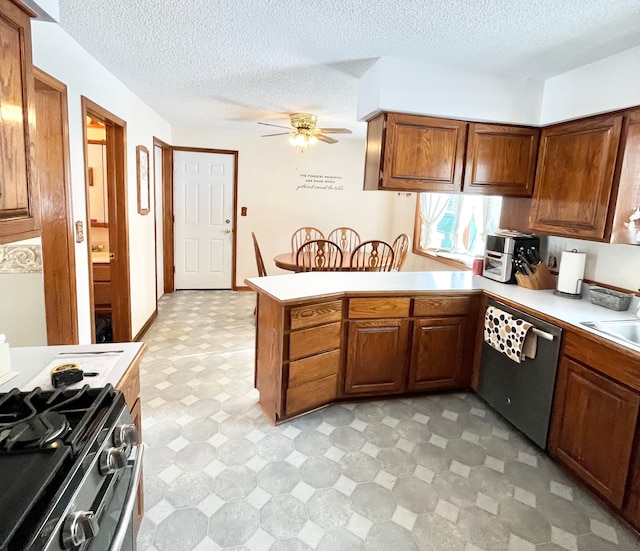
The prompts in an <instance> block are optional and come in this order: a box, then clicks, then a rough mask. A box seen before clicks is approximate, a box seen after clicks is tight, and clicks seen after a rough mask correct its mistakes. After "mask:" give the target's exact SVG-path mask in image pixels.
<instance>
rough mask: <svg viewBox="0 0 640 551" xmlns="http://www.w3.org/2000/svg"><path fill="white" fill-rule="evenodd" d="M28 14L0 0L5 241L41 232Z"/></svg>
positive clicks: (1, 234) (0, 206)
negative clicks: (35, 162)
mask: <svg viewBox="0 0 640 551" xmlns="http://www.w3.org/2000/svg"><path fill="white" fill-rule="evenodd" d="M33 97H34V96H33V75H32V68H31V31H30V21H29V15H27V13H26V12H25V11H23V10H22V9H20V8H19V7H18V5H17V4H14V3H12V2H7V1H4V0H3V1H2V2H0V106H2V107H3V109H2V111H3V113H0V144H2V161H1V162H0V243H8V242H11V241H17V240H20V239H25V238H28V237H33V236H36V235H38V229H39V221H38V213H39V208H38V196H37V193H36V187H35V185H36V180H35V177H34V174H33V148H34V146H33V144H32V141H31V136H32V135H33V134H34V129H33V128H32V125H33V122H34V121H35V110H34V104H33Z"/></svg>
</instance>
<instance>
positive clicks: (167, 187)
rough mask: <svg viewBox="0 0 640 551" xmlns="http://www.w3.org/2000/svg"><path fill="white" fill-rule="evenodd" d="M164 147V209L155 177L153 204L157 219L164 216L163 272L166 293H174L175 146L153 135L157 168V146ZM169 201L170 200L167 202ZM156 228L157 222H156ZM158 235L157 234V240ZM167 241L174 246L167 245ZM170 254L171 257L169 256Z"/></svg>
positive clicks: (162, 187) (162, 183) (162, 190)
mask: <svg viewBox="0 0 640 551" xmlns="http://www.w3.org/2000/svg"><path fill="white" fill-rule="evenodd" d="M156 147H160V148H161V149H162V182H160V186H161V187H160V191H161V193H162V210H161V212H158V210H157V208H156V193H157V189H156V188H157V185H158V182H157V181H156V180H155V179H154V182H155V184H156V185H155V186H154V189H153V205H154V207H153V208H154V216H155V217H156V219H157V218H158V217H159V216H160V217H162V258H163V262H162V273H163V275H164V277H163V280H164V288H163V292H164V293H173V148H172V147H171V146H170V145H169V144H168V143H165V142H163V141H162V140H160V139H158V138H156V137H155V136H154V137H153V155H154V157H153V158H154V163H153V166H154V170H155V148H156ZM167 201H168V202H167ZM155 227H156V228H157V227H158V226H157V222H156V226H155ZM157 239H158V235H157V234H156V240H157ZM167 243H171V244H172V246H171V247H170V250H169V247H167ZM167 255H170V258H167ZM157 264H158V259H157V256H156V296H157V295H158V272H157V270H158V267H157Z"/></svg>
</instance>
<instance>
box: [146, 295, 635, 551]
mask: <svg viewBox="0 0 640 551" xmlns="http://www.w3.org/2000/svg"><path fill="white" fill-rule="evenodd" d="M254 305H255V295H254V294H253V293H249V292H232V291H178V292H176V293H173V294H170V295H165V296H164V297H163V298H162V299H161V300H160V303H159V313H158V319H157V320H156V321H155V322H154V323H153V325H152V327H151V328H150V330H149V331H148V333H147V334H146V335H145V339H144V340H145V342H146V343H147V345H148V352H147V354H146V355H145V357H144V359H143V362H142V366H141V384H142V390H141V397H142V419H143V421H142V422H143V439H144V442H145V443H146V445H147V453H146V456H145V461H144V488H145V516H144V520H143V522H142V525H141V528H140V532H139V534H138V546H139V549H140V551H190V550H194V551H215V550H219V549H227V550H232V549H233V550H236V551H240V550H250V551H268V550H270V551H307V550H310V549H315V550H317V551H360V550H361V551H365V550H367V551H410V550H422V551H631V550H640V540H639V539H638V537H637V535H636V534H635V533H634V532H632V531H631V530H630V529H629V528H627V527H626V526H625V525H623V524H621V523H620V522H618V521H617V520H616V518H615V517H614V516H613V515H611V514H610V513H609V512H608V511H607V509H606V508H604V507H603V506H602V505H600V504H599V502H598V501H597V500H596V499H594V498H593V497H591V495H590V494H589V493H588V492H587V491H586V490H584V489H582V488H581V487H580V486H578V485H576V484H575V483H573V482H572V480H571V479H570V478H569V477H567V476H566V475H565V474H563V472H562V471H561V470H560V469H559V468H557V467H556V466H555V465H554V464H553V463H552V462H551V461H550V459H549V458H548V456H547V455H546V454H545V453H544V452H542V451H541V450H540V449H538V448H537V447H536V446H534V445H533V444H531V443H530V442H529V441H528V440H527V439H526V438H525V437H523V436H522V435H521V434H520V433H519V432H518V431H517V430H515V429H514V428H512V427H511V426H510V425H509V424H508V423H507V422H505V421H504V420H503V419H502V418H501V417H500V416H499V415H498V414H496V413H495V412H493V411H492V410H491V409H490V408H489V407H488V406H487V405H486V404H484V402H483V401H482V400H480V399H479V398H478V397H476V396H475V395H473V394H471V393H456V394H441V395H433V396H421V397H416V398H400V399H390V400H376V401H370V402H358V403H343V404H339V405H334V406H330V407H327V408H324V409H321V410H318V411H316V412H313V413H310V414H307V415H304V416H302V417H300V418H298V419H295V420H292V421H290V422H287V423H284V424H282V425H280V426H278V427H274V426H272V425H271V424H270V423H269V422H268V421H267V420H266V419H265V417H264V416H263V415H262V413H261V411H260V409H259V408H258V406H257V405H256V401H257V399H258V393H257V391H256V390H255V389H254V388H253V365H254V364H253V359H254V334H255V325H254V317H253V308H254Z"/></svg>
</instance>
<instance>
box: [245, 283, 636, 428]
mask: <svg viewBox="0 0 640 551" xmlns="http://www.w3.org/2000/svg"><path fill="white" fill-rule="evenodd" d="M246 283H247V285H249V286H250V287H251V288H252V289H254V290H255V291H256V292H257V293H258V310H257V327H256V331H257V335H256V374H255V381H256V388H257V389H258V390H259V391H260V406H261V407H262V409H263V411H264V413H265V415H266V416H267V417H268V418H269V420H270V421H271V422H272V423H278V422H280V421H283V420H285V419H287V418H289V417H292V416H294V415H297V414H299V413H302V412H304V411H309V410H311V409H314V408H316V407H319V406H321V405H324V404H327V403H331V402H333V401H337V400H343V399H349V398H353V397H357V396H366V395H369V396H374V395H375V396H380V395H389V394H398V393H402V392H414V391H419V390H430V389H438V388H439V389H449V390H455V389H460V390H462V389H466V388H469V387H470V386H472V376H473V373H472V369H471V368H472V364H473V362H474V355H475V348H476V341H477V338H476V337H477V333H478V331H477V329H478V322H479V316H481V315H483V314H484V309H482V308H481V306H480V304H481V301H482V300H483V297H484V296H490V297H493V298H497V299H498V300H502V301H504V302H506V303H507V304H510V305H512V306H514V307H517V308H524V309H526V310H528V311H529V312H530V313H531V314H533V315H536V316H538V317H541V318H542V319H546V320H548V321H550V322H552V323H556V324H558V325H560V326H561V327H564V328H567V327H571V328H573V329H574V330H577V331H579V332H590V333H592V334H594V335H596V334H597V333H596V332H595V331H592V330H589V329H588V328H586V327H584V326H583V325H581V322H583V321H589V320H601V321H604V320H615V319H625V318H629V317H630V315H629V313H628V312H614V311H612V310H607V309H604V308H600V307H598V306H594V305H593V304H591V303H590V302H589V300H588V299H587V298H583V299H582V300H575V301H569V300H567V299H565V298H561V297H558V296H555V295H554V294H553V292H552V291H550V290H530V289H526V288H524V287H520V286H517V285H506V284H502V283H498V282H495V281H491V280H489V279H486V278H484V277H481V276H475V275H472V274H471V272H468V271H455V272H376V273H353V272H352V273H347V272H337V273H304V274H296V275H282V276H272V277H261V278H252V279H247V280H246ZM481 310H482V311H481ZM410 323H412V324H413V327H410ZM411 329H413V331H412V332H413V335H409V333H410V332H411ZM594 338H600V339H601V340H605V339H604V338H602V337H594ZM424 339H426V340H424ZM421 341H422V342H421ZM609 342H611V341H609ZM411 344H413V346H410V345H411ZM619 344H620V343H613V342H611V346H615V347H620V346H619ZM426 348H428V349H430V350H431V351H434V350H435V351H437V352H436V353H437V354H440V355H441V357H440V358H438V359H437V360H434V358H433V357H431V358H421V357H420V353H421V352H420V351H421V349H423V350H424V349H426ZM454 351H456V353H457V354H458V356H457V357H454V356H452V354H453V353H454ZM425 352H426V350H425ZM626 352H627V353H632V354H636V355H637V356H638V361H639V362H640V354H638V353H637V352H632V351H630V350H629V349H626ZM407 356H408V363H409V364H410V365H409V366H408V368H407V366H406V365H405V364H406V363H407ZM425 362H426V363H429V362H431V363H432V364H433V363H435V364H436V365H435V366H433V365H432V367H431V368H430V369H435V371H436V372H435V373H433V374H432V375H430V376H429V377H430V378H431V377H432V380H431V382H430V383H427V381H426V380H422V383H421V382H420V377H421V376H425V374H424V373H422V374H421V373H420V372H421V371H422V370H423V369H424V368H423V367H420V365H419V364H424V363H425ZM391 364H393V367H389V366H390V365H391ZM445 364H446V365H448V366H450V367H448V368H446V369H448V370H449V372H448V373H445V372H443V371H442V370H444V369H445V367H444V365H445ZM451 364H456V365H455V366H454V367H451ZM385 365H387V367H388V368H387V369H384V366H385ZM356 369H358V370H365V371H366V373H358V372H356V371H354V370H356ZM407 369H408V372H407ZM402 370H405V372H404V373H402ZM406 376H408V377H409V379H410V380H408V381H405V380H400V379H402V377H406Z"/></svg>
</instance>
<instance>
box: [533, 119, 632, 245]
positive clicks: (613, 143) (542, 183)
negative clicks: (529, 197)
mask: <svg viewBox="0 0 640 551" xmlns="http://www.w3.org/2000/svg"><path fill="white" fill-rule="evenodd" d="M621 128H622V115H618V116H610V115H609V116H601V117H593V118H590V119H588V120H586V121H578V122H571V123H565V124H559V125H556V126H553V127H550V128H547V129H544V130H543V131H542V138H541V140H540V151H539V154H538V170H537V174H536V183H535V194H534V201H533V205H532V229H534V230H537V231H540V232H546V233H550V234H553V235H558V236H566V237H574V238H586V239H593V240H604V239H605V238H606V237H608V236H607V235H606V234H607V227H608V215H609V202H610V200H611V195H612V190H613V187H614V185H613V177H614V169H615V165H616V157H617V152H618V144H619V141H620V131H621ZM611 214H613V213H611Z"/></svg>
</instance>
